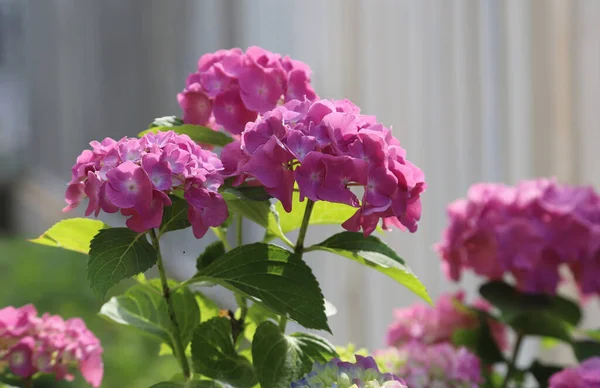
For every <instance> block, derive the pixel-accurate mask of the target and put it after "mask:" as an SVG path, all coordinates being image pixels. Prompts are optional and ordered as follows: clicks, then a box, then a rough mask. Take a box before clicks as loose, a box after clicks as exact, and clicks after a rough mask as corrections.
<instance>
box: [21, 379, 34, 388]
mask: <svg viewBox="0 0 600 388" xmlns="http://www.w3.org/2000/svg"><path fill="white" fill-rule="evenodd" d="M23 388H33V379H32V378H31V377H28V378H26V379H23Z"/></svg>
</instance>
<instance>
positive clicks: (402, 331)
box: [386, 291, 508, 349]
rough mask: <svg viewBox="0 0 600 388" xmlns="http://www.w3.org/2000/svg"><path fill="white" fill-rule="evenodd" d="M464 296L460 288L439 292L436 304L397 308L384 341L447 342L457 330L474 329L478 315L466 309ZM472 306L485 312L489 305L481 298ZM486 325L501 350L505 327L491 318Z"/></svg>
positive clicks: (505, 343) (505, 340)
mask: <svg viewBox="0 0 600 388" xmlns="http://www.w3.org/2000/svg"><path fill="white" fill-rule="evenodd" d="M464 299H465V295H464V292H463V291H459V292H456V293H454V294H444V295H442V296H441V297H440V298H439V299H438V300H437V302H436V304H435V306H429V305H425V304H422V303H416V304H414V305H412V306H410V307H406V308H401V309H396V310H395V311H394V318H395V319H394V322H393V323H392V324H391V325H390V326H389V327H388V331H387V333H386V343H387V344H388V346H396V347H401V346H403V345H404V344H406V343H410V342H414V341H416V342H420V343H423V344H436V343H442V342H450V341H451V340H452V335H453V334H454V332H455V331H456V330H458V329H475V328H477V327H478V326H479V325H480V321H479V317H478V316H477V315H475V314H474V313H473V312H471V311H469V310H467V309H466V308H465V306H464V303H465V300H464ZM475 306H476V307H478V308H479V309H481V310H484V311H489V310H490V308H491V306H489V305H488V304H487V303H485V302H483V301H477V302H476V303H475ZM488 325H489V327H490V331H491V332H492V336H493V338H494V339H495V340H496V343H497V344H498V346H499V347H500V349H505V348H506V347H507V346H508V343H507V333H506V327H505V326H504V325H502V324H501V323H499V322H497V321H494V320H491V319H490V320H489V322H488Z"/></svg>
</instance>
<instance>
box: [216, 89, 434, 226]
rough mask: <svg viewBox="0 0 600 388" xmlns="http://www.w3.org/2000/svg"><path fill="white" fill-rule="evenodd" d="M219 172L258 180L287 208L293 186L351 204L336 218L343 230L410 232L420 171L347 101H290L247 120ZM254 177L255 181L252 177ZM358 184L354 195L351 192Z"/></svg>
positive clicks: (421, 186) (303, 194) (307, 194)
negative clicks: (342, 216) (353, 210)
mask: <svg viewBox="0 0 600 388" xmlns="http://www.w3.org/2000/svg"><path fill="white" fill-rule="evenodd" d="M221 158H222V160H223V165H224V174H225V176H228V177H229V176H235V177H236V178H235V180H234V184H240V183H242V182H244V181H245V180H250V181H254V183H259V184H262V185H263V186H264V187H265V189H266V191H267V192H268V193H269V194H271V195H272V196H274V197H276V198H277V199H279V200H280V201H281V203H282V205H283V207H284V209H285V210H286V211H288V212H289V211H291V207H292V192H293V190H294V185H295V184H297V186H298V189H299V191H300V199H301V200H303V199H304V198H309V199H311V200H313V201H329V202H336V203H343V204H346V205H349V206H352V207H355V208H357V211H356V213H355V214H354V215H353V216H352V217H351V218H350V219H348V220H347V221H345V222H344V223H343V225H342V226H343V227H344V228H345V229H347V230H350V231H355V232H357V231H359V230H361V229H362V230H363V233H364V234H365V236H366V235H369V234H371V233H372V232H373V231H374V230H375V228H376V227H377V224H378V223H379V220H380V219H382V220H383V227H384V229H387V228H389V227H390V226H396V227H399V228H402V229H408V230H409V231H411V232H414V231H416V229H417V221H418V220H419V219H420V217H421V199H420V195H421V193H422V192H423V191H424V190H425V180H424V176H423V172H422V171H421V170H420V169H419V168H418V167H416V166H415V165H413V164H412V163H411V162H409V161H408V160H407V159H406V151H405V150H404V149H403V148H402V147H401V146H400V142H399V141H398V139H396V138H395V137H393V136H392V132H391V130H390V129H389V128H386V127H384V126H383V125H381V124H379V123H377V121H376V119H375V117H374V116H366V115H362V114H360V109H359V108H358V107H357V106H356V105H354V104H353V103H351V102H350V101H348V100H319V101H315V102H312V101H309V100H304V101H299V100H293V101H290V102H288V103H286V104H284V105H283V106H278V107H277V108H275V109H273V110H272V111H269V112H266V113H264V114H263V115H261V116H260V117H259V118H258V119H257V120H256V121H255V122H252V123H248V124H247V125H246V128H245V130H244V132H242V135H241V141H239V142H233V143H230V144H228V145H227V146H226V147H224V149H223V151H222V154H221ZM256 181H257V182H256ZM353 186H357V187H359V188H362V190H363V191H364V194H363V195H362V199H361V200H359V198H358V197H357V195H356V194H355V193H354V192H353V191H352V190H351V189H352V187H353Z"/></svg>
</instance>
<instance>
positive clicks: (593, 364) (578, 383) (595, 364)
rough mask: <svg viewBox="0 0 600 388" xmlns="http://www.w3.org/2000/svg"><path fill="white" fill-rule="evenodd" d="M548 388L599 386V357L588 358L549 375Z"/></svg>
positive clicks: (590, 387)
mask: <svg viewBox="0 0 600 388" xmlns="http://www.w3.org/2000/svg"><path fill="white" fill-rule="evenodd" d="M548 387H549V388H600V357H592V358H588V359H587V360H585V361H584V362H582V363H581V364H579V365H578V366H576V367H573V368H567V369H563V370H562V371H560V372H558V373H555V374H554V375H552V377H550V380H549V381H548Z"/></svg>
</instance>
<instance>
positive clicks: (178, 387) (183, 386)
mask: <svg viewBox="0 0 600 388" xmlns="http://www.w3.org/2000/svg"><path fill="white" fill-rule="evenodd" d="M150 388H223V386H222V385H221V384H219V383H218V382H216V381H211V380H192V381H187V382H184V383H180V382H175V381H165V382H162V383H158V384H154V385H153V386H151V387H150Z"/></svg>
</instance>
